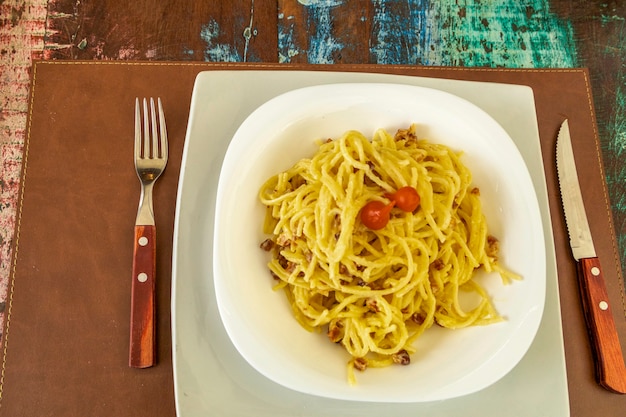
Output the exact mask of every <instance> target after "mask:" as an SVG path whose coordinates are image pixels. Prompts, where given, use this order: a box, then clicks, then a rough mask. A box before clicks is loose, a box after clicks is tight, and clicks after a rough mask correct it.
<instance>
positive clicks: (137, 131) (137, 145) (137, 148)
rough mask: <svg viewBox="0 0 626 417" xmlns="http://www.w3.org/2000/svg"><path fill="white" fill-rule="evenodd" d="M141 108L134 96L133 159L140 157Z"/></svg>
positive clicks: (137, 98)
mask: <svg viewBox="0 0 626 417" xmlns="http://www.w3.org/2000/svg"><path fill="white" fill-rule="evenodd" d="M141 145H142V143H141V109H140V106H139V97H136V98H135V161H136V160H137V159H139V158H141Z"/></svg>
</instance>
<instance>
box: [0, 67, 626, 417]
mask: <svg viewBox="0 0 626 417" xmlns="http://www.w3.org/2000/svg"><path fill="white" fill-rule="evenodd" d="M212 69H220V70H241V69H256V70H259V69H267V70H272V69H281V70H285V69H293V70H299V69H307V70H311V69H317V70H333V71H368V72H386V73H395V74H404V75H416V76H427V77H442V78H454V79H464V80H476V81H492V82H503V83H513V84H525V85H529V86H531V87H532V88H533V90H534V93H535V98H536V104H537V114H538V121H539V132H540V136H541V141H542V143H541V145H542V151H543V155H544V164H545V170H546V181H547V186H548V192H549V199H550V211H551V213H552V222H553V229H554V237H555V245H556V254H557V263H558V272H559V287H560V297H561V303H562V306H561V311H562V314H563V318H564V319H563V331H564V337H565V353H566V360H567V371H568V381H569V390H570V403H571V410H572V413H571V414H572V416H595V415H606V416H614V415H621V413H623V410H624V409H626V397H625V396H620V395H617V394H611V393H609V392H607V391H605V390H603V389H602V388H600V387H598V386H597V385H596V383H595V381H594V377H593V363H592V360H591V350H590V347H589V343H588V340H587V334H586V330H585V326H584V321H583V317H582V313H581V310H580V302H579V297H578V289H577V283H576V279H575V276H576V275H575V274H576V269H575V263H574V261H573V259H572V258H571V254H570V251H569V246H568V243H567V235H566V229H565V225H564V222H563V216H562V212H561V206H560V200H559V197H558V188H557V180H556V169H555V164H554V144H555V140H556V132H557V131H558V127H559V125H560V123H561V122H562V121H563V119H564V118H568V119H569V120H570V128H571V131H572V134H573V141H574V150H575V153H576V157H577V160H578V166H579V169H580V171H581V174H580V181H581V185H582V187H583V189H584V192H585V196H584V197H585V199H586V201H587V210H588V211H589V217H590V223H591V227H592V232H593V235H594V238H595V242H596V246H597V252H598V254H599V256H600V258H601V260H602V264H603V267H604V269H605V272H606V279H607V285H608V291H609V293H610V298H611V301H612V304H613V306H614V307H613V308H614V314H615V319H616V322H617V326H618V330H619V332H620V337H621V341H622V344H623V345H624V346H625V347H626V320H625V319H624V317H625V314H624V313H625V311H624V300H623V293H624V291H623V285H622V280H621V271H620V266H619V265H620V263H619V256H618V252H617V249H616V243H615V241H616V239H615V236H614V232H613V228H612V221H611V212H610V205H609V203H608V196H607V191H606V184H605V182H604V173H603V170H602V162H601V157H600V147H599V140H598V135H597V129H596V123H595V117H594V112H593V104H592V99H591V91H590V84H589V77H588V74H587V72H586V70H584V69H564V70H508V69H469V68H423V67H408V66H373V65H359V66H356V65H354V66H351V65H345V66H344V65H333V66H306V65H301V66H287V65H278V64H228V63H224V64H209V63H148V62H133V63H128V62H127V63H123V62H94V61H78V62H76V61H50V62H36V63H35V64H34V66H33V73H32V88H31V103H30V113H29V118H28V125H27V138H26V144H25V156H24V171H23V174H24V175H23V180H22V188H21V195H20V205H19V213H18V216H19V218H18V221H17V230H16V237H15V241H14V245H15V250H14V260H13V268H12V274H11V281H10V295H9V303H8V311H7V315H6V316H7V319H6V323H5V326H6V331H5V335H6V336H5V339H4V341H3V358H2V379H1V381H0V382H1V386H0V389H1V391H0V392H1V399H0V416H22V415H24V416H33V415H37V416H61V415H62V416H96V415H114V416H150V417H154V416H174V415H175V410H174V391H173V376H172V375H173V373H172V359H171V329H170V284H171V281H170V271H171V249H172V233H173V224H174V210H175V199H176V188H177V182H178V175H179V168H180V161H181V155H182V148H183V142H184V137H185V130H186V124H187V118H188V115H189V103H190V100H191V93H192V88H193V83H194V79H195V76H196V74H197V73H198V72H200V71H205V70H212ZM157 95H158V96H160V97H161V98H162V99H163V100H164V102H166V103H170V104H168V106H167V108H166V117H167V126H168V133H169V139H170V159H169V162H168V167H167V169H166V171H165V173H164V174H163V176H162V177H161V179H159V182H158V183H157V185H156V187H155V207H156V215H157V231H158V238H157V245H158V249H157V251H158V253H159V257H158V263H157V271H158V272H157V292H158V294H157V309H158V322H157V339H158V341H157V343H158V364H157V365H156V366H155V367H153V368H150V369H145V370H135V369H130V368H128V366H127V363H128V334H129V315H130V271H131V263H132V235H133V224H134V217H135V214H136V210H137V203H138V197H139V183H138V180H137V177H136V175H135V172H134V167H133V160H132V155H133V150H132V148H133V126H134V125H133V106H134V99H135V97H137V96H139V97H143V96H157ZM171 103H178V106H174V105H172V104H171Z"/></svg>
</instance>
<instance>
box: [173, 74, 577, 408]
mask: <svg viewBox="0 0 626 417" xmlns="http://www.w3.org/2000/svg"><path fill="white" fill-rule="evenodd" d="M355 81H358V82H377V83H379V82H386V83H403V84H413V85H423V86H429V87H434V88H437V89H440V90H445V91H449V92H452V93H454V94H456V95H458V96H461V97H463V98H465V99H468V100H469V101H471V102H473V103H474V104H476V105H478V106H479V107H481V108H482V109H483V110H484V111H486V112H487V113H488V114H489V115H491V116H492V117H493V118H494V119H495V120H497V121H498V122H499V123H500V124H501V125H502V126H503V127H504V129H505V130H506V131H507V133H508V134H509V135H510V136H511V137H512V138H513V140H514V142H515V144H516V145H517V147H518V148H519V150H520V152H521V154H522V156H523V158H524V160H525V161H526V164H527V165H528V168H529V171H530V174H531V177H532V181H533V184H534V187H535V190H536V194H537V200H538V201H539V208H540V211H541V217H542V221H543V231H544V234H545V248H546V251H545V254H546V259H547V263H546V268H545V271H546V274H547V281H546V290H547V292H546V295H547V302H546V308H545V313H544V316H543V319H542V321H541V326H540V328H539V332H538V333H537V337H536V338H535V341H534V342H533V344H532V345H531V347H530V349H529V350H528V353H527V354H526V355H525V356H524V357H523V359H522V360H521V361H520V363H519V364H518V365H517V366H516V367H515V368H514V369H513V370H512V371H511V372H509V373H508V374H507V375H506V376H504V377H503V378H502V379H500V380H499V381H498V382H496V383H494V384H493V385H491V386H489V387H487V388H485V389H483V390H481V391H478V392H476V393H474V394H470V395H466V396H463V397H459V398H455V399H450V400H445V401H433V402H427V403H419V404H417V403H387V404H385V403H378V402H373V403H364V402H358V401H344V400H335V399H328V398H322V397H319V396H314V395H307V394H303V393H298V392H295V391H292V390H289V389H285V388H283V387H282V386H280V385H278V384H276V383H274V382H272V381H270V380H269V379H267V378H265V377H264V376H262V375H261V374H259V373H258V372H256V371H255V370H254V369H253V368H252V367H251V366H250V365H249V364H248V363H247V362H246V361H245V360H244V359H243V358H242V357H241V356H240V354H239V353H238V352H237V351H236V349H235V348H234V346H233V344H232V343H231V342H230V340H229V338H228V335H227V334H226V331H225V329H224V327H223V325H222V323H221V321H220V318H219V317H218V311H217V303H216V298H215V289H214V287H213V277H212V269H213V262H212V259H211V253H212V251H213V215H214V210H215V206H214V204H215V194H216V186H217V180H218V175H219V171H220V166H221V164H222V159H223V156H224V154H225V151H226V148H227V147H228V144H229V142H230V138H231V137H232V135H233V133H234V132H235V131H236V129H237V128H238V127H239V125H240V124H241V123H242V122H243V120H245V118H246V117H247V116H248V115H249V114H250V113H251V112H252V111H253V110H254V109H255V108H257V107H258V106H259V105H261V104H262V103H263V102H265V101H267V100H268V99H271V98H272V97H275V96H277V95H278V94H280V93H283V92H287V91H290V90H293V89H295V88H298V87H302V86H307V85H318V84H326V83H335V82H355ZM544 181H545V180H544V176H543V166H542V163H541V151H540V147H539V138H538V132H537V125H536V116H535V108H534V102H533V98H532V91H531V90H530V89H529V88H527V87H523V86H511V85H501V84H487V83H474V82H461V81H451V80H439V79H429V78H418V77H402V76H391V75H380V74H378V75H377V74H354V73H316V72H315V73H312V72H289V71H275V72H263V71H242V72H221V71H214V72H207V73H202V74H200V75H199V77H198V79H197V80H196V85H195V87H194V95H193V99H192V103H191V113H190V120H189V125H188V131H187V138H186V145H185V151H184V155H183V169H182V170H181V183H180V186H179V193H178V205H177V213H176V224H175V237H174V239H175V241H174V254H173V256H174V259H173V264H174V267H173V299H172V312H173V338H174V340H173V343H174V353H173V354H174V377H175V390H176V400H177V412H178V415H179V416H184V417H189V416H200V415H219V416H236V415H237V416H239V415H256V416H293V415H303V416H304V415H306V416H337V415H342V416H353V415H354V416H357V415H358V416H374V415H380V414H381V413H385V414H389V413H392V414H393V415H395V416H404V415H407V416H408V415H416V414H419V413H427V414H428V415H429V416H447V415H465V416H491V415H498V416H518V415H536V416H567V415H569V409H568V400H567V383H566V378H565V365H564V355H563V344H562V336H561V334H562V333H561V323H560V312H559V307H558V303H559V301H558V292H557V287H556V283H557V282H556V266H555V259H554V247H553V243H552V231H551V225H550V218H549V211H548V205H547V193H546V187H545V182H544ZM274 295H276V294H274ZM360 379H361V378H360Z"/></svg>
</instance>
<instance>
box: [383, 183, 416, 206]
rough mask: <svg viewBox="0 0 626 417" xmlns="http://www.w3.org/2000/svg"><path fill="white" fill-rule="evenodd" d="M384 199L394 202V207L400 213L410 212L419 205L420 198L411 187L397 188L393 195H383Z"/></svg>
mask: <svg viewBox="0 0 626 417" xmlns="http://www.w3.org/2000/svg"><path fill="white" fill-rule="evenodd" d="M385 197H387V198H388V199H390V200H391V201H394V202H395V203H396V207H398V208H399V209H400V210H402V211H406V212H412V211H414V210H415V209H416V208H417V207H418V206H419V205H420V196H419V194H418V193H417V190H416V189H415V188H413V187H410V186H406V187H402V188H399V189H398V191H396V192H395V193H388V194H385Z"/></svg>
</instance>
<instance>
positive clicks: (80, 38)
mask: <svg viewBox="0 0 626 417" xmlns="http://www.w3.org/2000/svg"><path fill="white" fill-rule="evenodd" d="M49 7H50V9H51V10H50V18H49V19H48V25H49V30H48V33H50V36H49V37H48V39H47V41H46V43H47V45H48V48H47V50H46V51H45V57H46V58H48V59H117V60H171V61H251V62H256V61H269V62H273V61H275V60H276V43H277V34H276V27H277V25H276V21H277V11H276V10H277V9H276V7H277V6H276V2H275V1H272V0H252V1H250V0H248V1H244V0H233V1H229V2H213V1H188V0H171V1H166V2H164V1H159V0H140V1H124V0H103V1H97V2H76V1H72V0H59V1H56V2H52V3H51V4H50V6H49Z"/></svg>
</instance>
